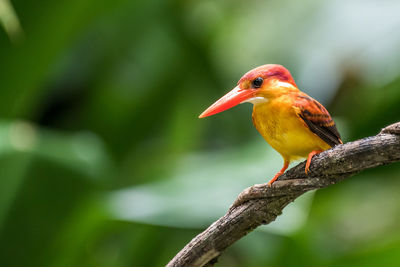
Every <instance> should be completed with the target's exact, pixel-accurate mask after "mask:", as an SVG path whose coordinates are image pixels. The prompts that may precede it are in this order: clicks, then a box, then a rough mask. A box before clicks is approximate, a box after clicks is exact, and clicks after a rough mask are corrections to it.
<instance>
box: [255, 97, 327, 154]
mask: <svg viewBox="0 0 400 267" xmlns="http://www.w3.org/2000/svg"><path fill="white" fill-rule="evenodd" d="M253 123H254V125H255V127H256V129H257V130H258V132H259V133H260V134H261V135H262V136H263V137H264V139H265V140H266V141H267V142H268V143H269V144H270V145H271V146H272V147H273V148H274V149H275V150H276V151H278V152H279V153H280V154H281V155H282V157H283V158H285V159H286V160H288V161H292V160H295V159H299V158H305V157H307V155H308V154H309V153H310V152H311V151H313V150H326V149H329V148H330V145H328V144H327V143H325V142H324V141H323V140H322V139H321V138H319V137H318V136H317V135H315V134H314V133H312V132H311V131H310V130H309V128H308V127H307V126H306V125H305V123H304V122H303V121H302V120H301V118H299V117H298V116H297V114H296V112H295V110H294V108H293V105H292V102H291V99H290V98H289V97H285V96H282V97H279V98H276V99H272V100H269V101H267V102H263V103H258V104H255V105H254V108H253Z"/></svg>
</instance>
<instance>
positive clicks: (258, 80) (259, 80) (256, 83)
mask: <svg viewBox="0 0 400 267" xmlns="http://www.w3.org/2000/svg"><path fill="white" fill-rule="evenodd" d="M263 81H264V80H263V78H261V77H258V78H255V79H254V80H253V81H252V82H251V85H252V86H253V88H260V87H261V85H262V83H263Z"/></svg>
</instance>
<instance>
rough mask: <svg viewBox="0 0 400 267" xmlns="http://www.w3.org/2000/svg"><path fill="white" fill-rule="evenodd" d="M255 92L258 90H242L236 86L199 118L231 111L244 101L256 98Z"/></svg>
mask: <svg viewBox="0 0 400 267" xmlns="http://www.w3.org/2000/svg"><path fill="white" fill-rule="evenodd" d="M255 91H256V90H254V89H246V90H244V89H240V87H239V86H236V87H235V88H233V89H232V91H230V92H229V93H227V94H226V95H224V96H223V97H221V98H220V99H219V100H218V101H217V102H215V103H214V104H212V105H211V106H210V107H209V108H208V109H206V110H205V111H204V112H203V113H201V114H200V116H199V118H204V117H208V116H211V115H214V114H217V113H220V112H222V111H224V110H227V109H230V108H232V107H234V106H236V105H238V104H240V103H242V102H243V101H245V100H247V99H249V98H252V97H254V94H255Z"/></svg>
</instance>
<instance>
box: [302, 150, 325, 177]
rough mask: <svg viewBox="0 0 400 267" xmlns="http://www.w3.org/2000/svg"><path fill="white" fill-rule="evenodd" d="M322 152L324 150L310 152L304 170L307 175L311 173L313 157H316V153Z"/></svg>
mask: <svg viewBox="0 0 400 267" xmlns="http://www.w3.org/2000/svg"><path fill="white" fill-rule="evenodd" d="M321 152H322V150H314V151H311V152H310V154H308V157H307V163H306V168H305V170H304V172H305V173H306V174H307V175H308V174H309V173H310V165H311V160H312V157H314V155H316V154H318V153H321Z"/></svg>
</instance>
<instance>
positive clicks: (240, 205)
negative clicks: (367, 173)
mask: <svg viewBox="0 0 400 267" xmlns="http://www.w3.org/2000/svg"><path fill="white" fill-rule="evenodd" d="M397 161H400V122H398V123H395V124H392V125H390V126H388V127H386V128H384V129H382V131H381V132H380V133H379V134H378V135H376V136H372V137H367V138H364V139H360V140H357V141H354V142H349V143H346V144H344V145H338V146H335V147H334V148H332V149H329V150H327V151H324V152H322V153H320V154H317V155H315V156H314V157H313V160H312V163H311V168H310V171H311V173H309V175H306V174H305V173H304V168H305V162H302V163H300V164H298V165H297V166H295V167H293V168H291V169H290V170H288V171H287V172H286V173H285V174H283V175H282V176H280V177H279V178H278V180H277V181H276V182H275V183H274V184H273V185H272V187H270V188H269V187H267V186H266V184H259V185H254V186H252V187H249V188H247V189H245V190H244V191H243V192H242V193H240V195H239V196H238V198H237V199H236V200H235V202H234V203H233V204H232V206H231V207H230V208H229V210H228V212H227V213H226V214H225V215H224V216H223V217H221V218H220V219H218V220H217V221H216V222H214V223H213V224H211V225H210V226H209V227H208V228H207V229H206V230H205V231H204V232H202V233H200V234H199V235H198V236H196V237H195V238H193V239H192V241H190V242H189V243H188V244H187V245H186V246H185V247H184V248H183V249H182V250H181V251H180V252H179V253H178V254H177V255H176V256H175V257H174V258H173V259H172V260H171V261H170V262H169V263H168V265H167V266H168V267H172V266H174V267H177V266H211V265H213V264H214V263H215V262H216V260H217V258H218V257H219V256H220V255H221V253H222V251H224V250H225V249H226V248H227V247H229V246H230V245H232V244H233V243H234V242H236V241H237V240H239V239H240V238H242V237H243V236H245V235H246V234H247V233H249V232H251V231H252V230H254V229H255V228H256V227H258V226H260V225H261V224H268V223H270V222H272V221H274V220H275V219H276V217H277V216H279V215H280V214H281V213H282V210H283V208H284V207H286V206H287V205H288V204H289V203H290V202H292V201H293V200H295V199H296V198H297V197H299V196H300V195H302V194H303V193H305V192H307V191H310V190H314V189H319V188H324V187H327V186H329V185H332V184H336V183H337V182H340V181H341V180H343V179H345V178H347V177H350V176H352V175H354V174H356V173H358V172H360V171H362V170H365V169H369V168H374V167H377V166H380V165H386V164H389V163H392V162H397Z"/></svg>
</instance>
